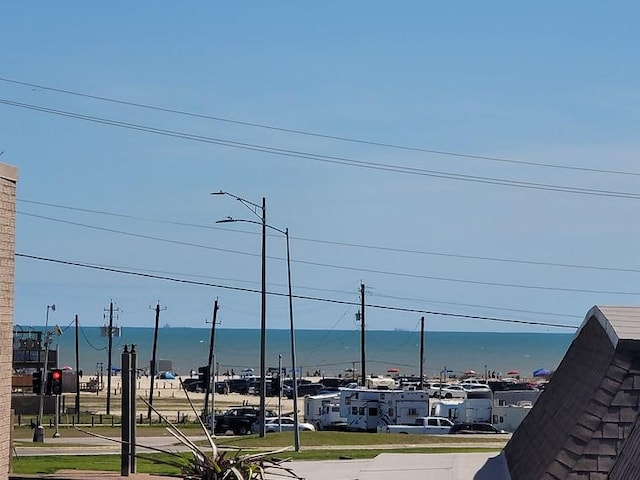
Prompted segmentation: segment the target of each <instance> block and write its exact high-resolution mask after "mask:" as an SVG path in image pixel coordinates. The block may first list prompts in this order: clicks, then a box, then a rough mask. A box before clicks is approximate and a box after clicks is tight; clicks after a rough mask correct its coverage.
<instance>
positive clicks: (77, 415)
mask: <svg viewBox="0 0 640 480" xmlns="http://www.w3.org/2000/svg"><path fill="white" fill-rule="evenodd" d="M75 410H76V418H77V419H78V423H80V348H79V345H78V314H76V405H75Z"/></svg>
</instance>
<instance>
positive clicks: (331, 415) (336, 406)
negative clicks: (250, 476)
mask: <svg viewBox="0 0 640 480" xmlns="http://www.w3.org/2000/svg"><path fill="white" fill-rule="evenodd" d="M318 423H319V424H318V426H317V429H318V430H346V429H347V419H346V418H345V417H342V416H341V415H340V402H339V401H338V402H337V403H324V404H323V405H322V413H321V414H320V420H319V422H318Z"/></svg>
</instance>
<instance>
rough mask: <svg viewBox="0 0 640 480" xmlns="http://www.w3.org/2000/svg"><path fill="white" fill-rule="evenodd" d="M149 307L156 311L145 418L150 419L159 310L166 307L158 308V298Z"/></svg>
mask: <svg viewBox="0 0 640 480" xmlns="http://www.w3.org/2000/svg"><path fill="white" fill-rule="evenodd" d="M149 308H151V309H155V311H156V326H155V329H154V331H153V351H152V353H151V384H150V385H149V410H148V412H147V418H148V419H149V420H151V406H152V405H153V388H154V381H155V378H156V374H157V372H156V368H157V360H156V352H157V350H158V326H159V324H160V310H166V309H167V307H164V308H162V309H161V308H160V301H159V300H158V304H157V305H156V306H155V308H154V307H151V306H149Z"/></svg>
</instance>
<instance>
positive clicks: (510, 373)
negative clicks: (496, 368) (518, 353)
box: [507, 370, 520, 375]
mask: <svg viewBox="0 0 640 480" xmlns="http://www.w3.org/2000/svg"><path fill="white" fill-rule="evenodd" d="M507 375H520V372H519V371H518V370H509V371H508V372H507Z"/></svg>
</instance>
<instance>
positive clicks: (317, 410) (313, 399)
mask: <svg viewBox="0 0 640 480" xmlns="http://www.w3.org/2000/svg"><path fill="white" fill-rule="evenodd" d="M332 403H333V404H335V403H340V393H339V392H337V393H326V394H322V395H307V396H305V397H304V421H305V422H307V423H311V424H313V425H315V427H316V428H318V426H319V425H320V416H321V415H322V407H323V405H328V404H332Z"/></svg>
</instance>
